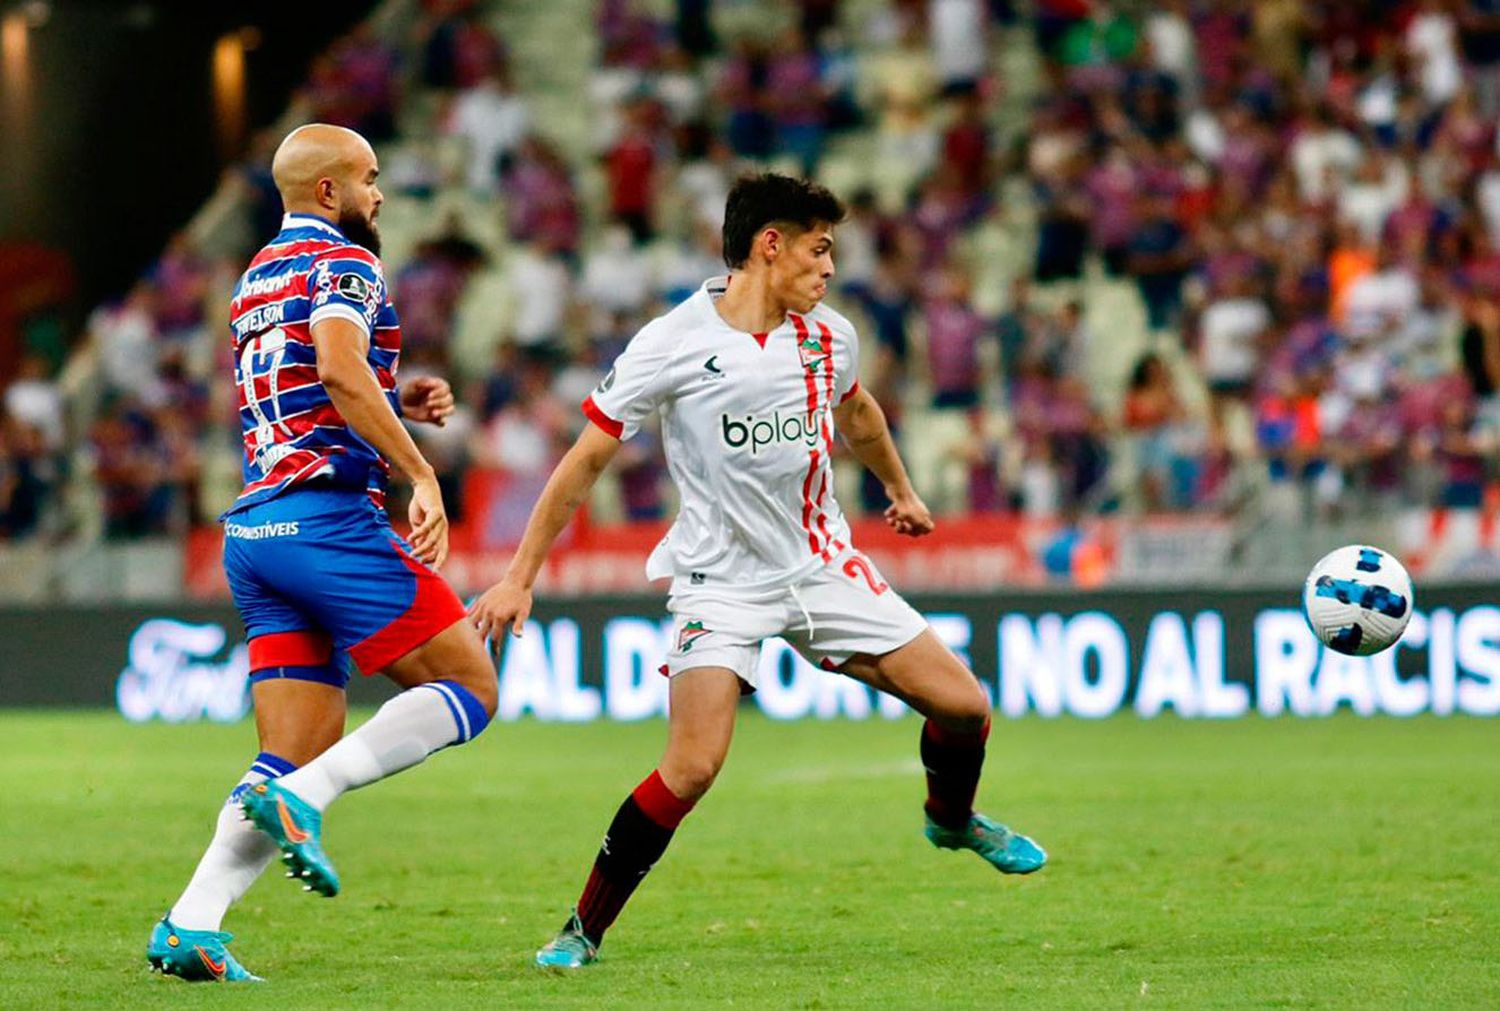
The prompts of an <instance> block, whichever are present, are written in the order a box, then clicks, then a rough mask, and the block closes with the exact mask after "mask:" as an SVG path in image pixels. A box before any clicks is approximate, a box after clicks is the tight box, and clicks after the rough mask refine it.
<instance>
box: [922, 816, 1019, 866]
mask: <svg viewBox="0 0 1500 1011" xmlns="http://www.w3.org/2000/svg"><path fill="white" fill-rule="evenodd" d="M927 840H928V842H930V843H932V845H934V846H936V847H938V848H939V849H945V850H973V851H974V852H975V853H978V854H979V855H980V856H982V857H984V859H985V860H987V861H989V862H990V863H991V864H993V865H994V867H995V869H996V870H998V871H1000V872H1001V873H1002V874H1030V873H1031V872H1032V871H1039V870H1041V869H1042V865H1044V864H1045V863H1046V862H1047V852H1046V851H1045V850H1043V849H1042V848H1041V847H1040V846H1038V845H1037V844H1036V843H1034V842H1032V841H1031V840H1030V839H1028V838H1026V837H1025V836H1024V835H1021V834H1020V833H1019V832H1012V831H1011V830H1010V829H1008V828H1006V827H1005V826H1004V825H1002V824H1000V823H999V822H997V821H991V820H990V819H989V818H986V817H985V816H984V815H982V814H973V815H970V816H969V824H968V825H967V826H965V827H964V828H962V829H951V828H944V827H943V826H941V825H938V824H937V823H935V822H934V821H933V820H932V819H931V818H928V819H927Z"/></svg>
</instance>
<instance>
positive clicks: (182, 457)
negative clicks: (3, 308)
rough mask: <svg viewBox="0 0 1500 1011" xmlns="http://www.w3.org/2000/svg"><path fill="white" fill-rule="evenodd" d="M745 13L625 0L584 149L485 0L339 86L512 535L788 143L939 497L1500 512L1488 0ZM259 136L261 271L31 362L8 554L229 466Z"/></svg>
mask: <svg viewBox="0 0 1500 1011" xmlns="http://www.w3.org/2000/svg"><path fill="white" fill-rule="evenodd" d="M745 6H746V5H740V4H728V3H725V4H720V5H713V4H710V3H709V2H708V0H683V2H680V3H677V4H676V5H675V11H676V17H675V18H668V19H662V18H659V17H657V16H655V15H654V14H653V13H652V11H655V10H657V7H656V6H655V5H644V4H637V3H633V2H631V0H600V2H598V3H597V4H596V5H595V16H596V22H595V27H596V35H595V41H596V43H597V50H596V60H595V64H594V66H593V67H592V70H591V73H590V76H589V78H588V86H587V92H588V93H587V94H586V95H580V96H578V101H579V103H581V104H583V105H585V106H586V109H585V114H586V115H588V116H589V117H590V126H589V130H588V133H587V143H585V144H583V145H573V146H572V147H573V148H577V149H576V150H574V149H572V148H570V147H569V145H567V144H564V143H561V142H560V141H559V139H558V138H557V137H555V136H552V135H551V134H549V132H548V130H547V128H546V127H547V124H546V123H543V122H541V121H540V119H539V117H538V116H537V115H536V113H535V109H534V107H533V97H532V96H531V95H530V94H529V93H528V91H527V89H526V88H525V87H524V86H523V76H522V75H521V74H520V73H519V71H518V66H517V61H516V59H515V57H514V53H513V46H512V45H511V40H509V39H507V38H505V37H504V36H503V35H502V34H501V32H500V31H499V29H498V28H497V26H498V25H500V24H502V23H503V20H502V19H500V18H498V17H496V16H495V12H494V10H493V9H492V7H491V5H487V4H484V3H477V2H462V0H457V2H455V0H442V2H439V0H429V2H428V3H426V4H425V5H424V13H423V16H422V18H421V19H420V22H419V23H418V24H417V25H416V26H415V28H414V29H413V30H412V32H411V34H410V35H409V36H408V37H404V38H400V39H385V38H379V37H376V36H375V35H374V34H373V33H372V30H371V29H370V28H368V27H362V28H359V29H356V30H355V32H354V33H352V34H351V35H350V36H348V37H347V38H346V39H344V40H342V41H341V42H340V43H338V44H337V45H335V46H334V47H333V49H332V50H331V51H330V52H328V53H327V54H325V55H324V56H322V57H320V58H319V59H318V60H317V61H316V62H315V63H314V65H313V67H312V68H311V71H310V73H309V77H308V81H307V84H306V87H305V89H304V92H303V94H302V95H300V96H299V99H298V103H299V104H298V108H299V110H300V112H301V113H302V114H305V118H307V119H317V120H322V121H326V122H334V123H340V124H344V125H348V126H351V127H353V128H355V129H358V130H360V131H362V132H364V133H365V134H366V135H367V136H369V137H370V138H371V139H372V140H374V141H375V142H376V143H377V147H378V148H379V149H380V150H381V151H382V155H383V157H384V158H385V162H386V173H385V177H384V178H386V179H389V182H388V183H385V186H386V189H387V193H388V194H389V195H391V197H392V210H394V209H395V204H396V202H397V201H405V202H407V203H408V204H409V205H410V206H411V207H412V208H415V213H414V218H415V220H416V221H417V222H418V223H417V225H416V226H415V227H416V231H417V233H418V236H419V237H418V239H416V240H414V241H411V242H409V243H406V244H405V246H406V248H405V249H403V250H400V251H398V250H395V249H391V250H390V253H391V255H390V256H388V258H387V276H388V278H389V280H390V283H391V285H392V287H393V290H394V293H395V301H396V305H397V308H398V311H399V312H400V314H401V318H402V324H403V336H404V341H405V352H404V355H403V366H402V367H403V370H404V371H405V373H406V374H408V375H409V374H413V373H416V372H422V371H432V372H437V373H441V374H444V375H447V376H450V377H452V378H453V380H454V384H455V387H456V388H457V389H458V390H459V393H460V401H461V403H460V410H459V412H458V414H457V415H456V416H455V418H454V419H453V421H452V423H451V424H450V425H449V426H448V427H447V428H445V429H441V430H435V431H434V432H433V433H422V434H423V436H424V439H425V441H424V449H425V450H426V451H427V452H428V453H429V454H430V455H431V456H432V458H433V459H434V462H435V463H436V464H437V465H438V466H439V467H440V468H441V469H442V470H443V472H444V474H445V480H446V481H447V487H448V491H449V499H450V503H451V505H452V508H453V509H454V511H455V513H457V514H458V515H460V516H462V514H463V512H464V509H465V507H466V504H467V503H466V501H465V489H466V488H468V487H471V485H472V482H469V481H467V480H466V475H467V474H468V473H469V472H470V471H476V472H479V471H482V472H486V473H492V474H503V475H505V478H504V479H503V480H502V481H500V482H499V486H500V488H501V490H500V492H499V493H498V494H496V495H490V496H486V498H485V502H486V509H487V510H488V513H487V514H486V515H485V516H483V517H477V519H479V520H480V521H481V522H483V523H484V524H485V525H486V529H487V530H489V531H490V532H491V533H492V534H493V535H494V536H495V537H497V538H500V539H504V537H506V536H508V535H509V534H512V533H515V532H517V530H518V528H519V524H520V523H521V522H523V521H524V518H525V507H526V505H527V504H528V503H529V501H530V499H531V498H532V497H533V496H534V495H535V493H536V491H537V490H538V488H539V487H540V483H541V482H542V481H544V480H545V477H546V474H547V473H548V471H549V470H550V468H551V465H552V464H553V463H554V462H555V461H556V459H557V458H558V456H559V454H560V452H561V451H562V449H563V448H564V447H565V446H566V445H567V443H568V441H569V440H570V438H571V436H572V435H573V434H574V433H575V432H576V431H577V428H578V426H579V425H580V424H582V417H581V415H580V414H579V413H578V411H577V403H578V402H579V401H580V400H581V399H582V398H583V396H584V395H585V394H586V393H587V392H588V390H589V389H590V388H591V387H592V386H593V385H594V384H595V383H597V382H598V380H599V379H600V377H602V375H603V373H604V372H605V371H606V370H607V369H608V367H609V363H610V361H611V360H612V359H613V357H614V356H615V355H617V354H618V353H619V351H620V350H621V348H622V347H623V346H624V344H625V342H626V341H627V340H628V339H629V337H630V336H631V334H632V333H633V332H634V331H635V330H636V329H637V328H638V327H639V326H640V325H641V324H642V323H643V322H644V321H645V320H646V319H649V318H650V317H651V316H652V315H654V314H656V313H658V312H660V311H662V309H663V307H665V306H668V305H670V304H672V303H673V302H674V301H675V300H678V299H681V298H682V297H684V296H685V295H686V294H688V293H689V292H691V291H692V290H693V289H695V288H696V287H697V285H698V284H699V283H700V282H701V281H702V279H703V278H705V277H707V276H709V275H711V274H714V273H722V272H723V267H722V262H721V261H720V259H719V249H718V229H719V226H720V224H721V216H722V212H723V201H724V196H725V193H726V192H727V189H728V186H729V184H730V182H731V181H732V180H733V178H734V176H735V175H736V173H738V172H740V171H742V170H744V169H746V168H751V167H759V166H774V167H778V168H783V169H786V170H793V171H803V172H808V173H812V174H814V175H819V176H822V177H825V178H827V179H828V181H830V182H831V183H832V184H834V185H835V186H838V187H840V192H841V195H843V196H844V197H845V198H846V199H847V201H848V203H849V205H850V216H849V219H848V220H847V221H846V223H845V224H844V225H843V226H842V227H841V228H840V230H839V233H838V249H837V252H836V255H837V265H838V275H837V277H836V278H835V287H836V291H835V293H834V294H833V295H832V296H831V298H832V301H833V303H834V304H835V306H837V307H839V308H840V309H842V310H844V311H845V312H846V313H847V314H848V315H850V316H851V317H852V318H854V319H855V320H856V322H857V323H858V324H860V325H861V328H862V332H863V334H864V357H865V363H864V374H865V378H864V382H865V385H866V387H867V388H869V389H871V390H872V391H873V392H874V393H875V395H876V396H877V397H878V398H879V399H880V400H881V402H882V403H883V404H884V406H885V408H886V411H887V413H888V415H889V416H890V417H891V419H892V421H893V424H894V426H895V427H896V429H897V431H898V436H899V438H900V439H901V440H902V444H903V446H904V448H905V450H906V455H907V458H908V460H909V461H910V462H911V465H912V467H913V472H914V477H915V478H916V479H917V481H918V484H919V490H921V491H922V492H923V493H924V494H925V495H926V496H927V497H928V499H929V501H930V502H932V504H934V505H935V506H936V507H938V508H939V509H940V510H942V511H944V512H950V513H951V512H959V511H984V512H991V511H1018V512H1021V513H1024V514H1026V515H1031V516H1054V515H1077V514H1080V513H1089V512H1103V511H1113V510H1124V511H1141V510H1147V511H1173V512H1223V513H1228V512H1232V511H1235V510H1239V509H1243V508H1245V507H1246V506H1247V504H1250V503H1254V504H1255V506H1256V507H1257V508H1263V509H1266V510H1269V511H1271V512H1274V513H1279V514H1281V515H1284V516H1288V517H1297V516H1301V515H1306V514H1307V513H1308V512H1309V511H1318V512H1322V513H1339V512H1347V511H1351V510H1352V511H1363V510H1379V509H1386V508H1391V507H1395V506H1399V505H1402V504H1428V505H1448V506H1474V505H1479V504H1481V503H1482V502H1483V501H1485V499H1486V490H1487V488H1488V487H1489V485H1490V481H1491V477H1492V474H1493V470H1494V463H1495V461H1496V459H1497V456H1496V450H1497V442H1496V440H1497V437H1500V302H1497V296H1500V137H1497V133H1496V129H1495V123H1496V119H1497V114H1500V3H1497V2H1495V0H1420V2H1415V3H1413V2H1400V3H1397V2H1382V0H1363V2H1343V3H1305V2H1302V0H1215V2H1212V3H1209V2H1197V0H1172V2H1164V3H1161V4H1154V5H1125V4H1121V5H1111V4H1104V3H1098V2H1090V0H1036V2H1035V3H1034V4H1031V5H1029V6H1028V7H1027V8H1026V9H1025V10H1024V12H1022V10H1021V9H1020V7H1021V5H1017V6H1015V7H1013V6H1012V5H1011V4H1009V3H1006V2H1003V0H993V2H988V3H986V2H984V0H929V2H904V0H903V2H888V3H887V2H876V3H869V2H867V3H862V4H858V5H855V4H852V3H841V2H839V0H802V2H800V3H795V4H789V5H784V6H782V7H778V8H776V14H777V16H776V17H773V18H770V19H768V20H766V21H765V22H764V23H762V22H755V23H754V24H751V23H750V22H748V21H745V19H744V18H742V17H739V16H738V15H742V14H743V13H744V11H745ZM855 7H857V9H853V10H851V9H846V8H855ZM742 22H743V23H742ZM275 139H277V138H271V139H270V143H271V144H274V142H275ZM268 151H269V147H268V146H267V145H266V144H261V145H259V147H258V148H257V151H256V153H255V155H254V156H252V158H251V159H250V160H249V161H248V162H247V163H246V164H245V165H243V166H240V167H238V168H237V169H236V170H235V172H234V173H233V185H234V186H236V187H238V188H239V190H240V191H241V192H242V195H243V199H244V201H245V204H246V206H247V207H248V208H249V212H248V213H249V220H250V221H251V222H252V223H253V224H252V226H251V227H250V228H248V229H247V237H248V238H249V239H251V240H253V241H251V242H250V243H249V245H248V246H247V248H246V249H244V250H241V251H239V253H240V255H238V256H227V257H221V256H214V257H209V256H206V255H204V254H203V253H202V252H201V251H200V250H199V249H197V248H195V245H194V243H193V241H192V240H191V239H189V238H187V237H186V236H185V235H184V236H180V237H179V238H178V239H176V240H174V241H173V243H172V244H171V245H170V246H169V247H168V248H167V250H166V251H165V252H164V253H163V255H162V257H161V258H160V260H159V261H158V262H157V263H156V264H155V265H153V267H152V268H151V269H150V270H149V271H148V272H147V273H146V274H145V276H143V277H142V278H141V280H140V282H139V283H138V284H137V285H136V286H135V288H134V289H132V290H131V291H130V292H129V293H128V294H127V295H126V296H125V297H124V298H123V299H121V300H120V301H118V302H117V303H114V304H110V305H106V306H104V307H101V308H100V309H98V310H97V311H96V312H95V313H94V314H93V315H92V317H91V318H90V321H89V324H88V327H87V331H88V332H87V334H86V336H85V338H84V339H83V340H81V341H80V343H79V347H78V349H77V350H76V351H75V353H74V360H73V361H71V362H69V363H68V364H67V366H66V369H65V370H64V373H63V375H61V376H59V375H57V374H56V372H57V370H55V369H52V368H50V367H49V365H48V364H47V363H46V362H44V361H42V360H40V359H32V360H29V361H28V364H27V366H26V368H25V370H24V371H23V373H22V374H21V375H20V376H19V377H18V378H17V379H16V380H15V381H14V382H13V383H12V384H11V385H10V386H9V387H8V389H6V391H5V393H4V409H5V417H4V424H3V426H0V537H16V536H23V535H25V534H27V533H28V532H31V531H34V530H36V529H38V527H39V526H40V527H42V528H43V529H45V528H46V516H47V514H48V508H47V504H48V503H49V502H57V501H59V500H60V498H61V496H62V494H63V489H65V488H67V487H70V486H72V485H73V484H76V483H77V479H78V478H80V477H83V476H85V475H88V476H91V478H92V486H93V487H96V488H97V489H98V495H99V502H100V508H101V510H102V516H103V521H104V522H103V529H104V531H105V532H106V534H108V535H110V536H120V537H129V536H138V535H143V534H149V533H154V532H162V531H177V530H181V529H183V528H184V527H186V526H187V525H189V524H193V523H202V522H206V521H211V520H212V519H213V515H214V512H215V508H216V507H217V506H219V505H222V504H223V502H224V501H225V492H224V489H225V488H226V487H227V489H228V491H227V494H228V496H230V497H232V495H233V493H234V491H235V490H237V489H236V487H235V481H236V480H237V461H236V457H235V453H236V452H237V427H236V425H235V419H234V410H233V404H234V390H233V386H232V379H231V378H230V377H231V376H232V365H231V361H230V347H229V341H228V339H227V332H226V330H225V328H224V326H223V318H224V312H225V309H224V307H225V305H226V304H227V301H228V291H229V289H230V287H231V286H232V284H233V281H234V278H235V277H236V276H237V274H238V272H239V270H240V269H241V268H242V265H243V260H244V257H245V256H247V255H248V253H249V252H250V251H251V249H253V247H254V246H256V245H259V244H260V242H263V241H264V238H265V237H266V236H267V235H269V234H271V233H272V232H274V230H275V223H276V221H277V219H278V217H279V206H278V204H277V201H276V196H275V191H274V188H273V187H272V186H271V185H270V180H269V171H268V167H267V157H266V156H267V154H268ZM850 151H854V152H858V153H859V155H858V156H857V157H855V158H853V159H851V158H850V157H849V156H848V152H850ZM387 152H389V154H388V155H387ZM841 153H842V157H841ZM450 154H451V155H452V156H451V157H449V156H448V155H450ZM851 161H852V162H853V163H854V164H853V165H852V166H851ZM825 172H826V176H825ZM383 182H384V179H383ZM841 184H847V185H841ZM455 194H457V195H459V197H461V200H460V201H459V202H458V203H455V202H454V201H453V200H450V199H448V198H450V197H454V196H455ZM453 207H462V208H467V209H468V212H467V213H451V212H442V211H440V210H439V208H450V209H451V208H453ZM388 217H390V218H395V217H396V215H395V214H390V215H388ZM487 218H493V219H494V220H495V221H496V222H498V223H499V227H497V228H495V229H493V230H491V229H488V228H486V227H484V224H485V220H486V219H487ZM390 227H391V228H392V229H394V228H395V222H392V224H391V226H390ZM1018 241H1020V242H1024V243H1025V248H1024V249H1023V250H1022V251H1021V255H1019V256H1014V257H1010V258H1009V259H1007V258H1006V256H1005V255H1003V253H1004V249H1005V248H1006V246H1007V243H1010V244H1014V243H1015V242H1018ZM394 244H395V243H393V242H392V243H390V245H394ZM85 367H87V368H88V369H91V370H92V371H91V372H90V373H89V374H90V375H93V376H95V377H96V378H97V381H96V382H91V383H82V382H76V381H75V382H72V383H69V382H68V374H69V373H74V372H77V371H78V370H82V369H84V368H85ZM622 459H623V466H622V468H621V469H620V473H619V475H618V485H617V489H616V494H615V509H616V510H617V512H618V514H619V515H620V516H623V517H625V518H632V519H640V518H653V517H659V516H661V515H662V514H663V512H664V511H665V510H667V509H668V508H669V507H670V503H669V502H667V501H666V500H665V498H664V489H665V481H664V476H665V475H664V467H663V462H662V457H661V446H660V443H659V441H657V440H655V439H654V437H653V436H652V435H651V434H650V433H649V432H647V433H645V434H644V435H643V436H642V437H641V438H639V439H637V440H635V441H633V442H632V443H630V444H629V445H628V451H627V454H626V455H625V456H624V457H623V458H622ZM225 461H227V462H225ZM65 478H67V479H68V480H65ZM859 487H860V493H859V495H858V496H857V497H858V498H859V499H861V500H862V503H863V505H864V507H865V508H866V509H870V508H876V507H879V506H882V505H883V499H882V498H881V495H880V489H879V488H878V487H873V486H871V484H870V482H869V481H868V480H865V482H864V483H863V484H862V485H860V486H859ZM851 505H854V506H855V511H857V509H858V504H857V503H851Z"/></svg>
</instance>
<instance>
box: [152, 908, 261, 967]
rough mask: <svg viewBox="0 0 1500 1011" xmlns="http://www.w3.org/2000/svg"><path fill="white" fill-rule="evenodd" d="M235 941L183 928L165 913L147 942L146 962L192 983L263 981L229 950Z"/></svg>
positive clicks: (209, 931) (212, 933)
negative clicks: (236, 959) (241, 963)
mask: <svg viewBox="0 0 1500 1011" xmlns="http://www.w3.org/2000/svg"><path fill="white" fill-rule="evenodd" d="M232 940H234V936H233V935H231V934H225V933H220V932H218V931H213V930H181V929H179V928H178V927H177V926H176V925H175V924H173V923H172V921H171V920H169V919H167V918H166V917H165V916H163V917H162V918H161V922H160V923H158V924H157V925H156V929H155V930H153V931H151V940H149V941H147V942H146V961H148V962H150V963H151V968H152V970H153V971H154V972H159V973H162V974H163V975H166V976H177V977H179V978H181V979H185V980H188V981H189V982H193V983H264V982H265V980H263V979H261V978H260V977H259V976H257V975H255V974H254V973H252V972H250V971H249V970H247V969H246V968H245V967H244V966H243V965H240V963H239V962H237V961H235V958H234V956H233V955H231V954H230V953H229V949H228V948H226V947H225V945H227V944H228V943H229V942H230V941H232Z"/></svg>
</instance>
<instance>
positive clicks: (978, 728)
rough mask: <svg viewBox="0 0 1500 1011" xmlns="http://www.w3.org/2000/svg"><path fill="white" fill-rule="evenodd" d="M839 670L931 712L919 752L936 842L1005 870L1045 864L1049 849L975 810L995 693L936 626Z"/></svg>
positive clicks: (925, 713) (1025, 871)
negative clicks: (991, 697)
mask: <svg viewBox="0 0 1500 1011" xmlns="http://www.w3.org/2000/svg"><path fill="white" fill-rule="evenodd" d="M840 670H842V671H843V673H845V674H847V675H849V676H850V677H854V678H858V679H859V680H861V681H864V682H865V683H866V684H869V685H872V686H874V687H876V688H879V689H880V690H881V691H885V692H889V693H890V694H892V695H895V696H896V697H897V698H899V699H901V700H903V701H904V702H906V703H907V704H908V705H910V706H911V707H912V708H913V709H915V710H916V711H917V712H919V713H921V714H922V715H923V716H925V717H926V718H927V719H926V720H925V722H923V724H922V738H921V755H922V767H923V768H924V769H925V770H926V771H927V802H926V804H925V805H924V807H925V810H926V815H927V829H926V834H927V838H928V840H930V841H931V842H932V844H933V845H934V846H938V847H941V848H942V849H967V850H973V851H974V852H975V853H978V854H979V855H980V856H981V857H983V858H984V859H985V860H987V861H989V863H990V864H992V865H993V866H994V867H995V868H996V869H997V870H1000V871H1003V872H1004V873H1006V874H1030V873H1031V872H1032V871H1036V870H1040V869H1041V867H1042V865H1044V864H1045V863H1046V862H1047V854H1046V853H1045V852H1044V851H1043V850H1042V848H1041V847H1040V846H1038V845H1037V844H1036V843H1035V842H1033V841H1032V840H1031V839H1028V838H1027V837H1026V836H1024V835H1021V834H1020V833H1018V832H1014V831H1012V830H1011V829H1010V828H1008V827H1007V826H1005V825H1002V824H1001V823H999V822H997V821H994V820H993V819H991V818H988V817H986V816H985V815H982V814H979V813H977V812H976V811H975V810H974V795H975V793H976V792H977V790H978V788H979V775H980V770H981V769H982V767H983V766H984V748H985V741H986V740H987V739H988V738H989V733H990V707H989V700H988V699H987V698H985V694H984V690H983V689H982V688H981V687H980V686H979V682H978V681H977V680H975V678H974V675H973V673H972V672H971V671H970V670H969V669H968V667H966V666H964V664H963V662H962V661H961V660H959V659H958V657H956V656H954V655H953V652H952V650H950V649H948V647H947V646H944V645H943V643H942V641H941V640H940V639H938V637H937V635H936V634H935V633H933V631H932V630H931V629H928V630H927V631H925V632H923V633H922V634H921V635H919V636H917V638H916V639H914V640H912V641H911V642H909V643H907V644H906V645H905V646H902V647H900V648H899V649H895V650H892V651H891V652H889V653H885V654H883V655H881V656H870V655H868V654H858V655H856V656H853V657H851V658H850V659H849V660H848V662H846V663H845V664H844V665H843V666H842V667H841V668H840Z"/></svg>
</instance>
